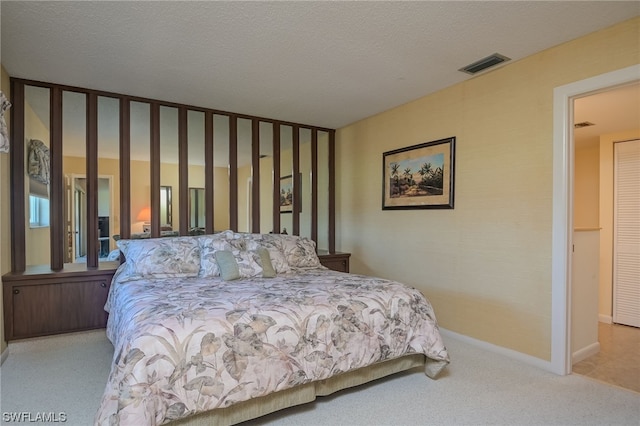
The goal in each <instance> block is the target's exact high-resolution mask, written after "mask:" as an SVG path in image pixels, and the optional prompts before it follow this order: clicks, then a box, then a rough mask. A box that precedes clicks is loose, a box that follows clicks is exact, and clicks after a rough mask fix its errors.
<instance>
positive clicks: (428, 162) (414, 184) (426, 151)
mask: <svg viewBox="0 0 640 426" xmlns="http://www.w3.org/2000/svg"><path fill="white" fill-rule="evenodd" d="M454 143H455V137H454V138H449V139H443V140H441V141H435V142H428V143H425V144H420V145H416V146H412V147H408V148H402V149H399V150H395V151H389V152H385V153H384V154H383V163H384V168H385V170H384V186H385V188H384V192H383V209H386V208H453V157H454V156H453V154H454Z"/></svg>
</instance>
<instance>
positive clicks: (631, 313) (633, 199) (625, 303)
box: [613, 140, 640, 327]
mask: <svg viewBox="0 0 640 426" xmlns="http://www.w3.org/2000/svg"><path fill="white" fill-rule="evenodd" d="M613 204H614V211H613V322H615V323H618V324H626V325H631V326H634V327H640V140H633V141H626V142H618V143H615V144H614V195H613Z"/></svg>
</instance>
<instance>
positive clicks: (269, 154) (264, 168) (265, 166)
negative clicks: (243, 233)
mask: <svg viewBox="0 0 640 426" xmlns="http://www.w3.org/2000/svg"><path fill="white" fill-rule="evenodd" d="M260 232H261V233H263V234H268V233H269V232H274V229H273V124H272V123H266V122H264V121H261V122H260Z"/></svg>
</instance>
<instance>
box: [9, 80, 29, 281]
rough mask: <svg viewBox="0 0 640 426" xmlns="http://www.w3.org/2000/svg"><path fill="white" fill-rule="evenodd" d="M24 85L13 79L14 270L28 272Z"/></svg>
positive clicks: (12, 228) (12, 216) (12, 268)
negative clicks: (26, 270)
mask: <svg viewBox="0 0 640 426" xmlns="http://www.w3.org/2000/svg"><path fill="white" fill-rule="evenodd" d="M24 97H25V93H24V83H22V82H21V81H16V80H14V79H11V105H12V108H11V150H10V151H9V152H10V154H9V155H10V166H11V188H10V192H11V195H10V196H11V209H12V214H11V270H12V271H13V272H24V270H25V269H26V263H27V262H26V225H27V224H26V221H25V216H26V194H25V164H26V163H25V148H26V147H25V134H24V102H25V99H24Z"/></svg>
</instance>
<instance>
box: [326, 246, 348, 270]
mask: <svg viewBox="0 0 640 426" xmlns="http://www.w3.org/2000/svg"><path fill="white" fill-rule="evenodd" d="M350 256H351V253H340V252H335V253H329V252H328V251H326V250H320V251H318V257H319V258H320V263H321V264H322V265H323V266H326V267H327V268H329V269H333V270H334V271H338V272H349V257H350Z"/></svg>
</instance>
